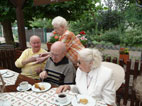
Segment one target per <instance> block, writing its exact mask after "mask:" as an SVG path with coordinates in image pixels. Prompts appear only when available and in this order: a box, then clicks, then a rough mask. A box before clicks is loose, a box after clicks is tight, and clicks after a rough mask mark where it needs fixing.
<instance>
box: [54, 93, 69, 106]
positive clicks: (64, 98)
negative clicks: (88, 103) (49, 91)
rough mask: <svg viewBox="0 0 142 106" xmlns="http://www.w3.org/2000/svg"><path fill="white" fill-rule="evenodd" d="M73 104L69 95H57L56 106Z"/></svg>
mask: <svg viewBox="0 0 142 106" xmlns="http://www.w3.org/2000/svg"><path fill="white" fill-rule="evenodd" d="M70 102H71V97H70V96H69V95H68V94H65V93H60V94H57V95H56V99H55V102H54V103H55V104H56V105H61V106H64V105H68V104H70Z"/></svg>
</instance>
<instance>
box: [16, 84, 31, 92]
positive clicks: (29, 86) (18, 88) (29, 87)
mask: <svg viewBox="0 0 142 106" xmlns="http://www.w3.org/2000/svg"><path fill="white" fill-rule="evenodd" d="M31 87H32V85H31V84H28V88H27V89H24V90H23V89H21V88H20V86H18V87H17V91H20V92H23V91H27V90H29V89H31Z"/></svg>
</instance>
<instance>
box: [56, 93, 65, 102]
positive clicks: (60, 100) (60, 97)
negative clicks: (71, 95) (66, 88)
mask: <svg viewBox="0 0 142 106" xmlns="http://www.w3.org/2000/svg"><path fill="white" fill-rule="evenodd" d="M57 100H58V102H60V103H66V102H67V95H66V94H64V93H60V94H58V96H57Z"/></svg>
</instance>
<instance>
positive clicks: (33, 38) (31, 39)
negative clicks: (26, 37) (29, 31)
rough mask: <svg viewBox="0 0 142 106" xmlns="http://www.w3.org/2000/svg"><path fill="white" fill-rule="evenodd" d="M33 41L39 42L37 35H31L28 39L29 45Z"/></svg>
mask: <svg viewBox="0 0 142 106" xmlns="http://www.w3.org/2000/svg"><path fill="white" fill-rule="evenodd" d="M34 40H39V41H40V38H39V36H37V35H32V36H31V37H30V43H31V42H33V41H34Z"/></svg>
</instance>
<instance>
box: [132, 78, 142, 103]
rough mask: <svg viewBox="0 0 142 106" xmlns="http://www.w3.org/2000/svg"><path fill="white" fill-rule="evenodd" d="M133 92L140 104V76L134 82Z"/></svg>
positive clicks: (141, 84) (141, 90) (141, 83)
mask: <svg viewBox="0 0 142 106" xmlns="http://www.w3.org/2000/svg"><path fill="white" fill-rule="evenodd" d="M134 90H135V92H136V97H137V98H138V99H139V100H140V101H141V102H142V75H140V76H138V77H137V78H136V79H135V80H134Z"/></svg>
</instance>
